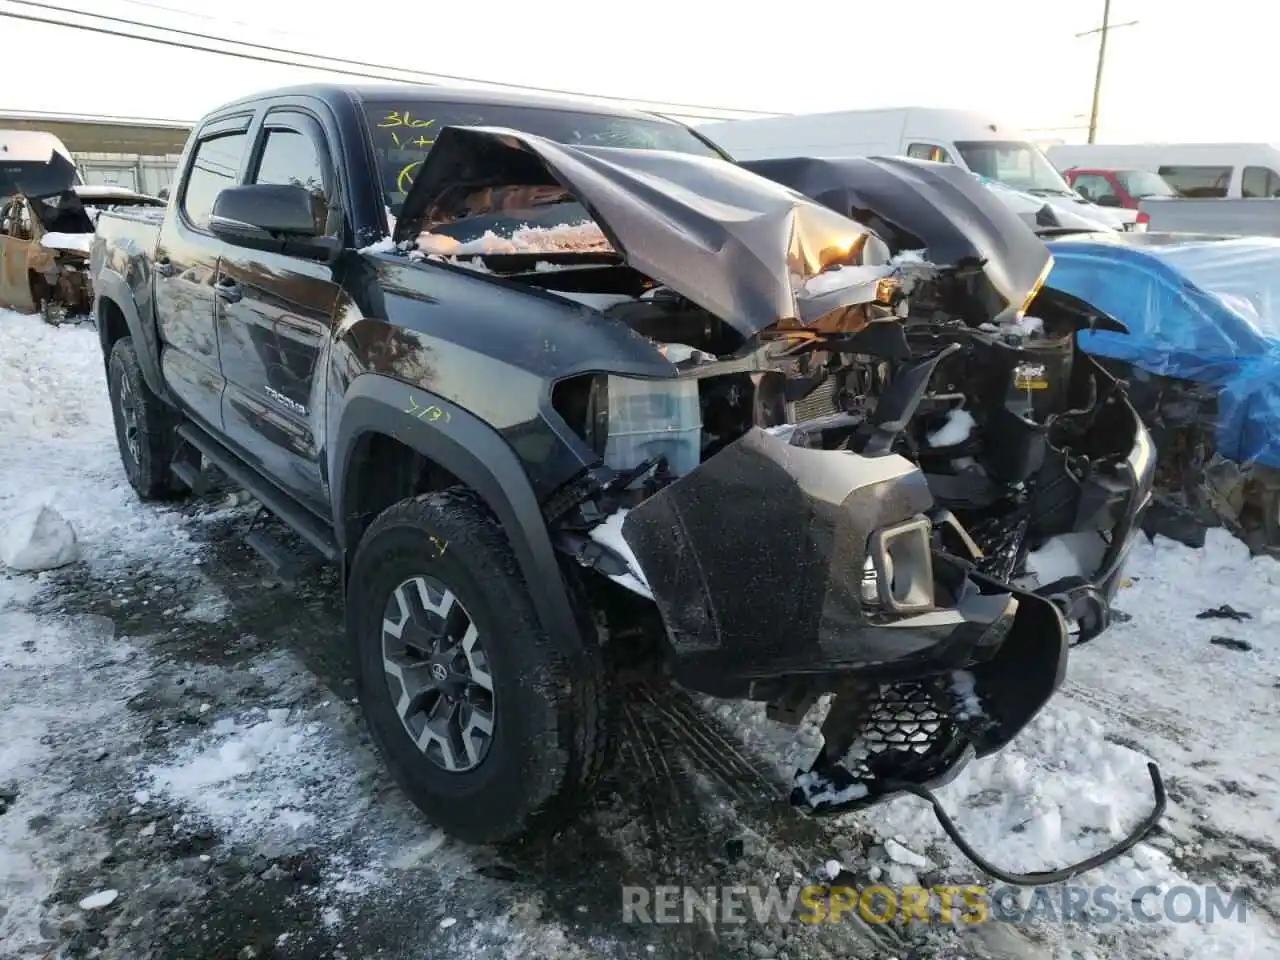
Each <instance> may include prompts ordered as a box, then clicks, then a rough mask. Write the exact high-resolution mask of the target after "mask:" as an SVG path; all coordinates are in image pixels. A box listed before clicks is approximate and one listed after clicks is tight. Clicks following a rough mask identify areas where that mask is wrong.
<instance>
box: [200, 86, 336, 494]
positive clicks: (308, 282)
mask: <svg viewBox="0 0 1280 960" xmlns="http://www.w3.org/2000/svg"><path fill="white" fill-rule="evenodd" d="M254 153H255V157H256V162H255V163H253V164H252V166H251V169H250V172H249V176H248V177H247V178H246V181H245V182H246V183H275V184H288V183H296V184H300V185H302V186H305V187H307V188H308V189H310V190H311V191H312V193H313V195H314V196H315V212H316V223H317V226H318V227H320V228H321V230H322V231H323V232H326V233H336V232H337V231H338V230H339V229H340V222H341V220H340V217H339V216H337V215H336V214H334V215H331V214H330V210H331V209H332V210H337V209H338V206H337V204H336V203H331V200H333V198H334V192H333V190H334V188H333V184H334V178H333V175H332V170H331V167H330V165H329V164H328V163H327V158H328V156H329V154H328V152H327V149H326V145H325V138H324V133H323V131H322V129H321V128H320V125H319V124H318V123H316V121H315V120H314V119H313V118H311V117H310V116H309V115H307V114H305V113H301V112H299V111H298V110H296V109H293V108H277V109H275V110H272V111H271V112H269V113H268V114H267V115H266V118H265V119H264V120H263V124H262V128H261V131H260V133H259V135H258V143H257V147H256V149H255V151H254ZM215 295H216V297H217V305H216V316H217V327H218V339H219V342H220V344H221V351H222V369H223V372H224V373H225V375H226V378H227V388H226V395H225V397H224V399H223V422H224V423H225V425H226V431H227V436H228V437H229V438H231V440H232V441H233V443H234V444H235V446H236V447H237V453H239V454H240V455H241V456H242V457H244V459H245V460H247V461H248V462H249V463H250V464H251V465H252V466H254V467H255V468H257V469H258V470H259V471H260V472H262V473H263V474H265V475H266V476H267V477H268V478H269V479H271V480H273V481H275V482H276V484H277V485H278V486H280V487H282V488H284V490H285V491H286V492H288V493H290V494H291V495H293V497H294V498H295V499H297V500H299V501H300V502H302V503H303V504H304V505H306V506H308V507H310V508H311V509H312V510H314V511H316V512H317V513H320V514H324V513H326V511H327V503H328V498H327V496H326V494H325V490H324V487H323V484H322V482H321V470H320V462H321V450H320V445H319V437H320V436H322V435H323V424H324V378H323V377H322V376H319V375H318V374H319V372H320V371H321V370H323V369H324V363H325V362H326V361H327V357H328V354H327V346H328V343H329V338H330V327H331V322H332V318H333V312H334V307H335V304H336V303H337V299H338V287H337V285H336V284H335V283H334V281H333V270H332V268H331V267H330V266H329V265H328V264H325V263H318V262H316V261H312V260H306V259H303V258H301V257H296V256H290V255H285V254H276V253H266V252H263V251H260V250H249V249H239V248H234V247H228V248H227V249H226V251H224V253H223V257H222V260H221V263H220V264H219V267H218V279H217V284H216V287H215Z"/></svg>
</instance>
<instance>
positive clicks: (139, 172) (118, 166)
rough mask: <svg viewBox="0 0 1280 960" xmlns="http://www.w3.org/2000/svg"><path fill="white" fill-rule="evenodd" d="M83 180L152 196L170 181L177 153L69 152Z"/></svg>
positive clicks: (177, 157)
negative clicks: (126, 188)
mask: <svg viewBox="0 0 1280 960" xmlns="http://www.w3.org/2000/svg"><path fill="white" fill-rule="evenodd" d="M72 156H73V157H74V158H75V161H76V165H77V166H78V167H79V168H80V173H81V175H82V176H83V177H84V179H85V182H86V183H94V184H103V185H110V186H117V187H128V188H129V189H130V190H137V191H138V192H140V193H149V194H151V195H153V196H154V195H155V194H157V193H159V192H160V191H161V190H163V189H164V188H165V187H168V186H169V185H170V184H171V183H172V182H173V177H174V174H175V172H176V171H177V169H178V160H179V155H178V154H166V155H164V156H152V157H148V156H142V155H140V154H130V153H73V154H72Z"/></svg>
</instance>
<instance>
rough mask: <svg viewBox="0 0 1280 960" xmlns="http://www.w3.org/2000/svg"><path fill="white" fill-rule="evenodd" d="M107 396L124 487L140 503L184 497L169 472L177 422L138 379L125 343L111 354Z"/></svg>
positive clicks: (133, 353)
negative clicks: (127, 488) (125, 482)
mask: <svg viewBox="0 0 1280 960" xmlns="http://www.w3.org/2000/svg"><path fill="white" fill-rule="evenodd" d="M107 392H108V394H109V395H110V397H111V414H112V418H113V419H114V421H115V428H116V442H117V444H118V446H119V448H120V462H121V464H122V465H123V466H124V472H125V476H127V477H128V478H129V485H130V486H132V487H133V489H134V490H135V491H137V494H138V496H139V497H141V498H142V499H143V500H159V499H163V498H168V497H173V496H175V495H178V494H182V493H185V492H186V486H185V485H184V484H183V483H182V481H180V480H179V479H178V478H177V477H176V476H175V475H174V474H173V471H172V470H170V469H169V465H170V464H171V463H172V462H173V454H174V449H175V445H176V439H175V434H174V430H175V427H176V425H177V418H176V417H175V415H174V413H173V411H172V410H171V409H170V408H169V407H167V406H166V405H165V404H164V402H163V401H162V400H161V399H160V398H159V397H157V396H156V395H155V394H154V393H152V392H151V388H150V387H148V386H147V382H146V380H144V379H143V378H142V368H141V367H140V366H139V365H138V353H137V351H136V350H135V349H134V346H133V340H132V338H130V337H123V338H121V339H119V340H117V341H116V342H115V344H114V345H113V346H112V348H111V357H110V359H109V360H108V361H107Z"/></svg>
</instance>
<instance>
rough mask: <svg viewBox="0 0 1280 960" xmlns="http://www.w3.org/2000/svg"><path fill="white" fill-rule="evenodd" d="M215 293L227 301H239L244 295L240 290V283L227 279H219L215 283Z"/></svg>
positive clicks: (220, 298)
mask: <svg viewBox="0 0 1280 960" xmlns="http://www.w3.org/2000/svg"><path fill="white" fill-rule="evenodd" d="M213 293H214V295H215V296H216V297H217V298H218V299H219V300H223V301H225V302H226V303H239V302H240V298H241V297H243V296H244V294H243V293H242V292H241V290H240V284H238V283H236V282H235V281H234V280H227V279H219V280H218V282H217V283H215V284H214V285H213Z"/></svg>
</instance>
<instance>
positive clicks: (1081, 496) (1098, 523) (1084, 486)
mask: <svg viewBox="0 0 1280 960" xmlns="http://www.w3.org/2000/svg"><path fill="white" fill-rule="evenodd" d="M1116 404H1117V406H1116V410H1115V411H1114V414H1115V416H1117V417H1121V418H1123V419H1124V420H1126V421H1127V427H1126V429H1127V432H1128V434H1129V435H1130V436H1131V437H1132V442H1131V445H1130V449H1129V453H1128V455H1127V456H1126V457H1125V458H1124V459H1123V461H1122V462H1121V463H1120V464H1119V465H1118V466H1117V467H1115V468H1112V469H1108V470H1106V471H1101V470H1094V471H1091V472H1088V473H1085V474H1084V475H1080V476H1071V477H1069V480H1070V482H1071V483H1072V484H1073V485H1074V486H1075V487H1076V491H1077V492H1076V495H1075V497H1074V500H1073V501H1072V510H1073V514H1074V515H1073V518H1072V520H1071V530H1072V532H1074V533H1079V534H1085V535H1096V536H1098V537H1100V538H1101V539H1102V542H1103V543H1105V549H1103V551H1102V553H1101V559H1100V560H1099V561H1098V563H1097V565H1096V567H1094V569H1093V570H1092V571H1089V572H1087V573H1086V572H1083V571H1082V572H1080V573H1077V574H1073V575H1069V576H1064V577H1061V578H1059V579H1056V580H1054V581H1052V582H1050V583H1045V584H1041V585H1038V586H1037V587H1036V588H1035V592H1036V593H1037V594H1038V595H1040V596H1043V597H1047V598H1049V599H1050V600H1052V601H1053V602H1054V603H1055V604H1056V605H1057V606H1058V608H1059V609H1060V610H1061V611H1062V613H1063V616H1064V617H1066V619H1067V621H1068V623H1069V624H1070V625H1072V626H1073V627H1074V628H1075V631H1076V637H1077V641H1078V642H1080V643H1084V642H1086V641H1088V640H1091V639H1093V638H1094V637H1096V636H1098V634H1100V633H1102V632H1103V631H1104V630H1106V629H1107V627H1108V626H1110V624H1111V622H1112V619H1113V618H1112V613H1111V604H1112V602H1113V601H1114V599H1115V595H1116V592H1117V590H1118V589H1119V587H1120V583H1121V581H1122V580H1123V578H1124V567H1125V564H1126V562H1127V561H1128V559H1129V553H1130V550H1131V549H1132V547H1133V544H1134V540H1135V538H1136V537H1137V535H1138V534H1139V532H1140V529H1141V521H1142V515H1143V513H1144V512H1145V510H1146V509H1147V506H1148V505H1149V504H1150V503H1151V497H1152V490H1153V488H1154V486H1155V464H1156V453H1155V444H1154V442H1153V441H1152V439H1151V435H1150V433H1149V432H1148V431H1147V429H1146V427H1145V426H1144V425H1143V424H1142V421H1141V419H1140V418H1139V417H1138V415H1137V413H1136V412H1135V411H1134V409H1133V407H1132V406H1131V405H1130V404H1129V402H1128V401H1127V400H1117V401H1116ZM1068 473H1069V471H1068Z"/></svg>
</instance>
